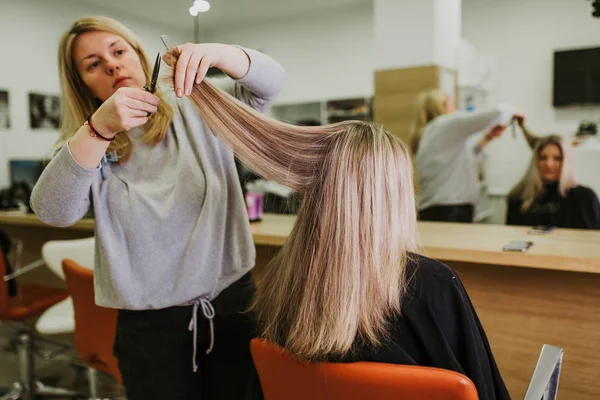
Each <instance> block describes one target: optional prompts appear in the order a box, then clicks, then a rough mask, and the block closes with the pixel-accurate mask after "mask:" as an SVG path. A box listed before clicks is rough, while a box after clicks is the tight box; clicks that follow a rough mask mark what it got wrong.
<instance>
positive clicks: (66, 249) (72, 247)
mask: <svg viewBox="0 0 600 400" xmlns="http://www.w3.org/2000/svg"><path fill="white" fill-rule="evenodd" d="M95 244H96V240H95V239H94V238H93V237H91V238H85V239H75V240H51V241H49V242H46V243H44V245H43V246H42V257H43V258H44V261H45V262H46V265H47V266H48V268H50V270H51V271H52V272H54V273H55V274H56V275H57V276H58V277H59V278H61V279H65V275H64V274H63V269H62V260H64V259H65V258H68V259H70V260H73V261H75V262H76V263H77V264H79V265H80V266H82V267H85V268H93V267H94V246H95Z"/></svg>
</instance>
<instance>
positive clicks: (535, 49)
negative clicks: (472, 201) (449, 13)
mask: <svg viewBox="0 0 600 400" xmlns="http://www.w3.org/2000/svg"><path fill="white" fill-rule="evenodd" d="M591 9H592V7H591V4H590V2H588V1H584V0H543V1H539V0H502V1H482V0H463V7H462V13H463V30H462V32H463V36H464V37H465V39H466V40H468V41H469V42H470V43H472V44H473V45H474V46H475V47H476V48H477V49H478V51H480V52H481V53H482V54H483V55H484V57H485V58H486V59H487V61H488V62H489V64H490V67H491V70H492V77H491V86H490V92H489V98H488V104H495V103H510V104H513V105H515V106H516V107H518V108H519V110H521V111H523V112H524V113H525V114H526V115H527V118H528V125H529V126H530V128H531V129H532V131H534V132H536V133H539V134H548V133H559V134H572V133H574V132H575V131H576V130H577V127H578V123H579V121H580V120H581V119H594V120H598V118H599V117H600V109H599V108H587V109H584V108H574V109H556V108H554V107H553V106H552V80H553V52H554V51H555V50H563V49H569V48H578V47H598V46H600V19H598V18H592V16H591ZM509 133H510V132H509ZM530 155H531V153H530V151H529V149H528V148H527V146H526V144H525V142H524V140H522V138H521V137H519V138H518V140H514V139H513V138H512V136H511V135H510V134H508V135H505V136H504V137H502V138H501V139H499V140H498V141H497V142H496V143H493V144H492V145H491V146H490V149H489V157H488V165H487V166H488V168H487V177H488V182H489V183H490V186H492V187H494V188H496V189H498V190H499V191H506V190H508V189H509V188H510V187H512V186H513V185H514V183H516V181H517V180H518V179H519V177H520V176H521V174H522V173H523V171H524V169H525V167H526V165H527V163H528V161H529V157H530ZM599 163H600V162H599Z"/></svg>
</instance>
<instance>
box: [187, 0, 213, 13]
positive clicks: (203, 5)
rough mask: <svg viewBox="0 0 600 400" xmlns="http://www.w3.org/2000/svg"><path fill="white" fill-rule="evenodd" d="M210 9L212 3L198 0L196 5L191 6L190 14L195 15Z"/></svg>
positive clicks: (195, 2)
mask: <svg viewBox="0 0 600 400" xmlns="http://www.w3.org/2000/svg"><path fill="white" fill-rule="evenodd" d="M208 10H210V3H209V2H208V1H206V0H196V1H194V5H193V6H191V7H190V14H191V15H192V16H193V17H195V16H197V15H198V13H201V12H207V11H208Z"/></svg>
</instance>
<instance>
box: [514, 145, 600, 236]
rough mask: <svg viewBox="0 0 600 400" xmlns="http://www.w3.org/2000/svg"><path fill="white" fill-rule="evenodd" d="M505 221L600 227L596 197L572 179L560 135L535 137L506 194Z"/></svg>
mask: <svg viewBox="0 0 600 400" xmlns="http://www.w3.org/2000/svg"><path fill="white" fill-rule="evenodd" d="M506 224H507V225H525V226H538V225H543V226H555V227H559V228H572V229H600V204H599V203H598V198H597V197H596V195H595V194H594V192H593V191H592V190H591V189H589V188H587V187H585V186H579V185H578V184H577V183H576V181H575V178H574V176H573V170H572V167H571V159H570V149H569V146H568V145H567V144H565V142H564V140H563V139H562V138H561V137H560V136H555V135H553V136H548V137H545V138H538V139H537V140H536V147H535V149H534V152H533V156H532V158H531V163H530V164H529V168H528V170H527V172H526V173H525V176H524V177H523V179H521V181H520V182H519V183H518V184H517V185H516V186H515V187H514V188H513V189H512V191H511V192H510V194H509V195H508V213H507V217H506Z"/></svg>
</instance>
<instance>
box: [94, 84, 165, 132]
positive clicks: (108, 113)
mask: <svg viewBox="0 0 600 400" xmlns="http://www.w3.org/2000/svg"><path fill="white" fill-rule="evenodd" d="M159 104H160V99H159V98H158V96H156V95H154V94H152V93H149V92H146V91H145V90H143V89H135V88H128V87H122V88H119V89H117V91H116V92H115V93H113V95H112V96H110V97H109V98H108V99H107V100H106V101H105V102H104V103H102V105H101V106H100V108H98V110H96V112H95V113H94V115H93V116H92V122H93V124H94V129H96V131H98V133H100V134H101V135H102V136H105V137H108V138H111V137H114V136H115V135H116V134H117V133H119V132H122V131H128V130H129V129H132V128H135V127H137V126H141V125H144V124H145V123H146V122H148V117H149V116H150V115H151V114H154V113H155V112H156V110H157V109H158V105H159Z"/></svg>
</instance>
